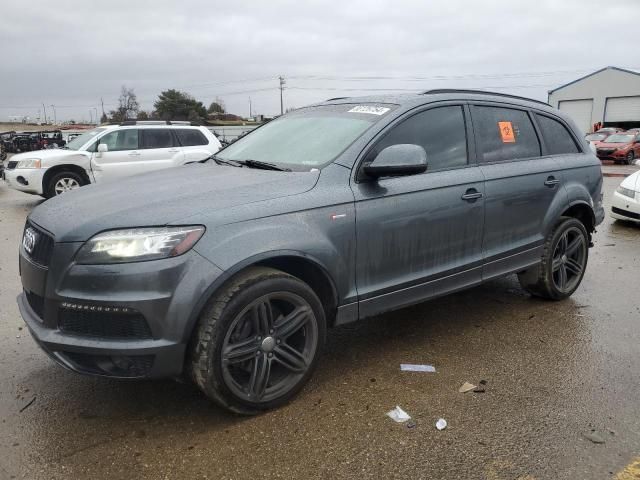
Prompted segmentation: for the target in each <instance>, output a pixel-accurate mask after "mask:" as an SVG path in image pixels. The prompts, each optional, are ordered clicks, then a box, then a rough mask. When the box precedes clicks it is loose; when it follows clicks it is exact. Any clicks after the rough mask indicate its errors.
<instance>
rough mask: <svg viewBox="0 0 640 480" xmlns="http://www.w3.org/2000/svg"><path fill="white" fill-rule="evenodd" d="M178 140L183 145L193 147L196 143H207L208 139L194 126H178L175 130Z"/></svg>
mask: <svg viewBox="0 0 640 480" xmlns="http://www.w3.org/2000/svg"><path fill="white" fill-rule="evenodd" d="M175 132H176V135H178V140H180V144H181V145H182V146H183V147H193V146H196V145H208V144H209V140H207V137H205V136H204V135H203V133H202V132H201V131H200V130H197V129H195V128H180V129H176V130H175Z"/></svg>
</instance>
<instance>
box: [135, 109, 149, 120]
mask: <svg viewBox="0 0 640 480" xmlns="http://www.w3.org/2000/svg"><path fill="white" fill-rule="evenodd" d="M137 118H138V120H149V114H148V113H147V112H145V111H144V110H140V111H139V112H138V117H137Z"/></svg>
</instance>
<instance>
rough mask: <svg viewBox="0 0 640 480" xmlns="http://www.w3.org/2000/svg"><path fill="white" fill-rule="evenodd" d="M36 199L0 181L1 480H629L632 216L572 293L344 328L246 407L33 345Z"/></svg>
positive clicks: (469, 295)
mask: <svg viewBox="0 0 640 480" xmlns="http://www.w3.org/2000/svg"><path fill="white" fill-rule="evenodd" d="M619 181H620V179H619V178H606V179H605V201H608V198H609V197H610V195H611V193H612V192H613V190H614V189H615V188H616V186H617V185H618V184H619ZM40 201H41V199H39V198H37V197H32V196H29V195H25V194H22V193H19V192H15V191H13V190H10V189H8V188H6V186H4V185H3V184H0V239H1V240H2V249H1V250H0V431H1V432H2V435H0V478H1V479H4V478H26V479H66V478H78V479H83V478H91V479H103V478H104V479H131V478H140V479H173V478H189V479H196V478H197V479H205V478H208V479H256V478H286V479H293V478H331V479H340V478H359V479H364V478H372V479H380V478H403V479H404V478H407V479H408V478H411V479H458V478H459V479H488V480H507V479H510V480H514V479H519V480H534V479H535V480H540V479H553V480H559V479H606V478H617V479H619V480H623V479H627V478H629V479H632V478H640V476H632V475H640V467H637V465H640V464H637V465H636V466H634V464H633V463H632V462H633V461H634V459H636V458H637V457H638V455H640V401H638V399H639V398H640V331H639V330H640V329H639V325H640V303H639V302H638V287H639V280H640V273H638V272H640V255H639V253H640V227H637V226H633V225H629V224H624V223H620V222H613V221H611V219H609V218H607V220H605V223H604V224H603V225H601V226H600V227H599V229H598V233H597V234H596V236H595V246H594V248H592V249H591V250H590V260H589V267H588V269H587V273H586V276H585V279H584V281H583V283H582V285H581V287H580V288H579V290H578V291H577V292H576V294H575V295H574V296H573V297H572V298H570V299H568V300H566V301H563V302H559V303H550V302H546V301H541V300H537V299H533V298H531V297H529V296H528V295H527V294H526V293H525V292H524V291H523V290H521V289H520V287H519V285H518V283H517V281H516V279H515V278H514V277H508V278H505V279H501V280H498V281H493V282H491V283H488V284H485V285H483V286H480V287H478V288H474V289H472V290H468V291H465V292H461V293H458V294H455V295H451V296H448V297H443V298H440V299H438V300H435V301H431V302H428V303H425V304H422V305H418V306H414V307H411V308H407V309H404V310H400V311H397V312H394V313H391V314H388V315H384V316H380V317H377V318H373V319H370V320H368V321H364V322H360V323H356V324H353V325H347V326H344V327H341V328H337V329H335V330H334V331H332V332H331V333H330V335H329V340H328V344H327V348H326V351H325V355H324V356H323V358H322V359H321V362H320V365H319V368H318V371H317V372H316V375H315V376H314V378H313V379H312V381H311V382H310V384H309V385H308V386H307V387H306V388H305V389H304V390H303V391H302V393H301V395H299V396H298V397H297V398H296V399H295V400H294V401H293V402H291V403H290V404H289V405H287V406H285V407H283V408H281V409H279V410H276V411H273V412H269V413H266V414H263V415H260V416H257V417H252V418H243V417H238V416H234V415H230V414H228V413H226V412H224V411H222V410H220V409H218V408H216V407H215V406H213V405H211V404H210V403H209V402H208V401H207V400H206V399H205V398H204V397H203V396H202V395H201V394H200V393H199V391H198V390H196V389H195V388H193V387H192V386H191V385H189V384H180V383H176V382H174V381H155V382H150V381H149V382H117V381H110V380H105V379H99V378H90V377H83V376H79V375H76V374H73V373H70V372H67V371H65V370H63V369H61V368H60V367H58V366H56V365H54V364H53V362H52V361H50V360H49V359H48V358H47V357H46V356H45V355H44V353H42V352H41V351H40V350H39V349H38V347H37V346H36V345H35V343H34V341H33V340H32V338H31V337H30V335H29V333H28V331H27V330H26V328H25V327H24V323H23V321H22V320H21V318H20V315H19V313H18V308H17V306H16V303H15V297H16V295H17V294H18V293H19V291H20V279H19V277H18V262H17V248H18V247H17V246H18V242H19V241H20V237H21V234H22V229H23V225H24V220H25V217H26V215H27V214H28V213H29V211H30V210H31V209H32V208H33V207H34V206H36V205H37V204H38V203H39V202H40ZM401 363H419V364H432V365H434V366H435V368H436V373H414V372H401V371H400V368H399V367H400V364H401ZM480 380H485V381H486V387H485V388H486V391H485V392H484V393H473V392H469V393H459V392H458V388H459V387H460V385H462V383H463V382H465V381H469V382H472V383H474V384H476V385H477V384H478V383H479V382H480ZM396 405H400V406H401V407H402V408H403V409H405V410H406V411H407V412H408V413H409V414H410V415H411V416H412V417H413V419H414V420H415V424H416V425H415V427H414V428H407V426H405V425H403V424H397V423H394V422H393V421H391V420H390V419H389V418H388V417H387V416H386V415H385V413H386V412H387V411H389V410H390V409H392V408H393V407H395V406H396ZM438 418H445V419H446V420H447V422H448V427H447V428H446V429H445V430H442V431H438V430H437V429H436V428H435V423H436V420H437V419H438ZM593 433H597V434H598V435H599V436H600V437H601V438H600V439H601V440H602V441H603V442H604V443H594V442H593V441H592V440H594V439H595V440H598V439H597V438H595V437H593V436H592V434H593ZM589 437H591V439H589ZM625 469H626V470H625Z"/></svg>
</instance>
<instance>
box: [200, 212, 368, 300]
mask: <svg viewBox="0 0 640 480" xmlns="http://www.w3.org/2000/svg"><path fill="white" fill-rule="evenodd" d="M333 211H335V207H333V208H332V207H327V208H319V209H313V210H305V211H301V212H294V213H288V214H284V215H278V216H275V217H266V218H261V219H254V220H250V221H246V222H239V223H233V224H228V225H222V226H219V227H215V228H213V229H212V230H211V231H207V233H205V236H204V237H203V238H202V239H201V240H200V241H199V242H198V244H197V245H196V247H195V249H196V251H197V252H198V253H199V254H201V255H202V256H203V257H205V258H207V259H208V260H209V261H211V262H212V263H214V264H216V265H217V266H218V267H219V268H220V269H221V270H223V271H224V272H225V275H227V274H228V275H229V276H230V275H232V274H234V273H236V272H237V271H239V270H241V269H242V268H245V267H247V266H249V265H252V264H255V263H258V262H259V261H262V260H266V259H269V258H275V257H278V256H298V257H301V258H305V259H307V260H309V261H312V262H313V263H315V264H316V265H317V266H319V267H320V268H321V269H323V270H324V271H325V272H326V273H327V275H328V277H329V278H331V279H332V281H333V282H334V285H335V289H336V293H337V300H338V304H341V303H344V302H349V301H354V300H355V298H356V297H357V293H356V290H355V271H354V267H355V260H354V259H355V214H354V207H353V204H347V205H342V206H341V207H340V211H341V212H343V214H342V215H344V216H341V217H339V218H333V217H332V213H331V212H333Z"/></svg>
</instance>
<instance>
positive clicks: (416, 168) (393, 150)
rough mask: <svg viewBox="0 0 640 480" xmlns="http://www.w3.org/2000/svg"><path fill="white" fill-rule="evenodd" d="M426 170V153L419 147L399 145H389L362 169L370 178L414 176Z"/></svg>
mask: <svg viewBox="0 0 640 480" xmlns="http://www.w3.org/2000/svg"><path fill="white" fill-rule="evenodd" d="M426 170H427V152H425V150H424V148H422V147H421V146H420V145H413V144H410V143H401V144H398V145H391V146H389V147H387V148H385V149H384V150H382V151H381V152H380V153H378V156H377V157H376V158H374V159H373V161H372V162H371V163H370V164H368V165H366V166H365V167H364V173H366V174H367V175H368V176H369V177H372V178H380V177H401V176H405V175H416V174H418V173H423V172H425V171H426Z"/></svg>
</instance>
